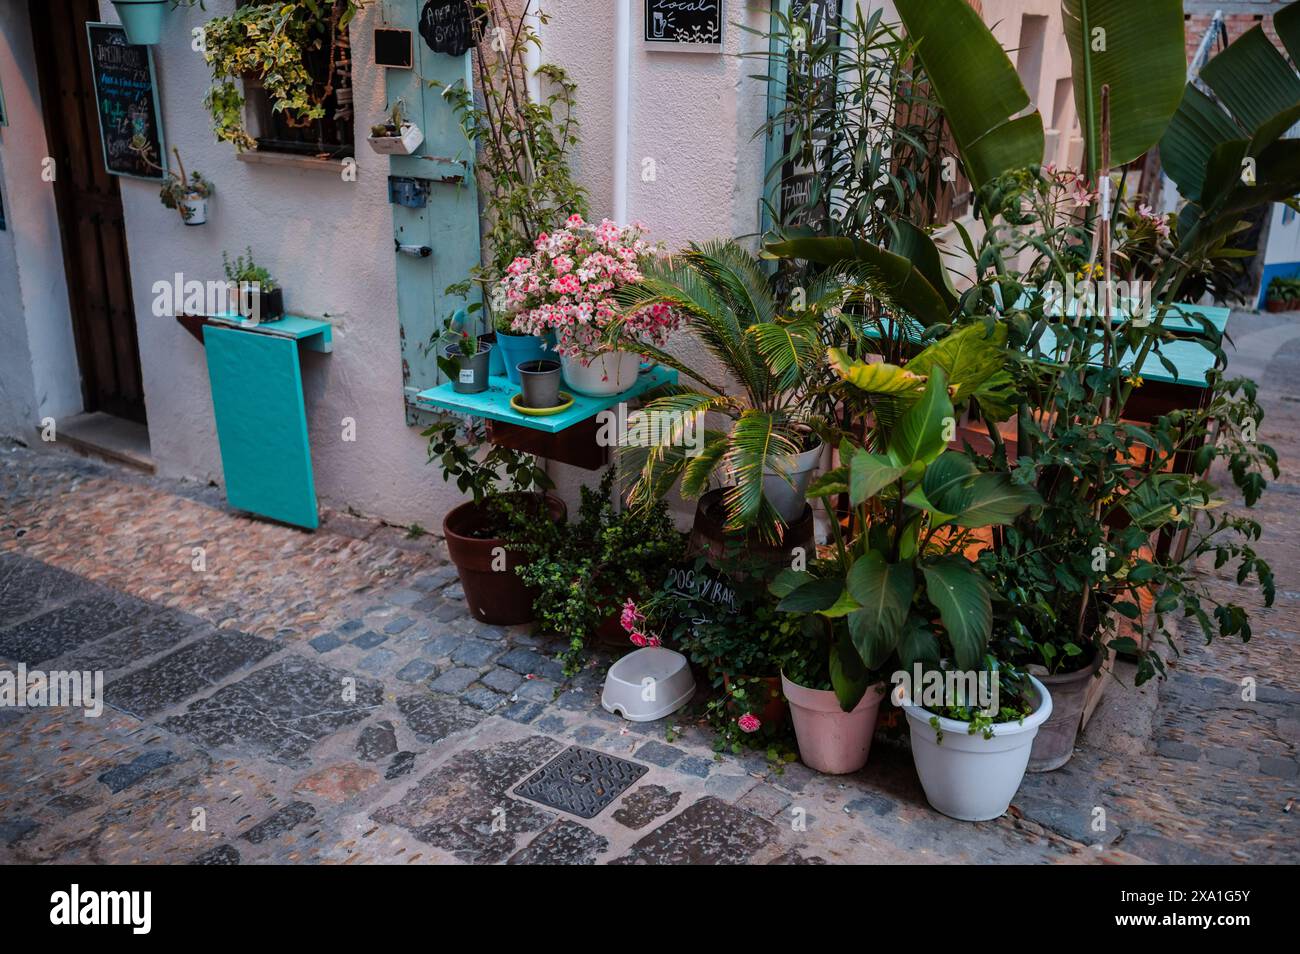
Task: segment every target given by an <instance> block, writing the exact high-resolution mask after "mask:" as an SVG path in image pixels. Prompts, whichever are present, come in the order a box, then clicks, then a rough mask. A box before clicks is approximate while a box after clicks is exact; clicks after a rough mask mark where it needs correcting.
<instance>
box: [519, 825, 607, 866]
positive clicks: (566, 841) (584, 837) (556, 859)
mask: <svg viewBox="0 0 1300 954" xmlns="http://www.w3.org/2000/svg"><path fill="white" fill-rule="evenodd" d="M607 850H609V841H608V840H607V839H606V838H605V837H604V836H603V835H598V834H596V833H595V832H594V831H592V830H591V829H590V828H588V827H587V826H586V825H580V824H578V823H577V822H575V821H571V820H569V819H567V818H563V819H560V820H559V821H557V822H555V824H553V825H551V826H550V827H549V828H547V829H546V830H545V831H543V832H542V833H541V834H540V835H538V836H537V837H536V838H534V839H533V840H532V841H531V842H529V843H528V845H527V847H525V848H523V849H522V850H520V851H517V852H515V854H513V855H511V856H510V860H509V861H508V862H507V864H512V865H593V864H595V863H596V857H597V856H598V855H600V854H602V853H603V852H605V851H607Z"/></svg>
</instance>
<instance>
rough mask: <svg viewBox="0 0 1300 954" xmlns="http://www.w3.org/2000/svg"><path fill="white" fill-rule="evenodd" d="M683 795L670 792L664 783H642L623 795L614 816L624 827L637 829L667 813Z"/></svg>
mask: <svg viewBox="0 0 1300 954" xmlns="http://www.w3.org/2000/svg"><path fill="white" fill-rule="evenodd" d="M681 797H682V793H681V792H670V791H668V789H666V788H664V787H663V786H662V785H642V786H641V787H640V788H638V789H634V790H633V791H631V792H628V793H627V794H626V795H624V796H623V801H622V803H621V804H620V805H619V807H618V808H616V809H614V813H613V818H614V821H616V822H618V823H619V824H620V825H622V826H623V827H624V828H631V829H632V830H633V831H635V830H637V829H641V828H644V827H645V826H646V825H648V824H650V823H651V822H652V821H654V820H655V819H656V818H661V817H663V816H664V815H667V814H668V813H669V812H671V811H672V810H673V809H674V808H676V807H677V803H678V802H679V801H680V800H681Z"/></svg>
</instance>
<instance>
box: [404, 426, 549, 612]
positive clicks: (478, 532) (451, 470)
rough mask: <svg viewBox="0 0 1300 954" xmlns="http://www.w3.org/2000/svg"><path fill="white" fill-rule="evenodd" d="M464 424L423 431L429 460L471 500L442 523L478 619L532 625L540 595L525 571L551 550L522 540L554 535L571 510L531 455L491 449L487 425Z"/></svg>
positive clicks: (493, 447)
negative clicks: (523, 574) (552, 490)
mask: <svg viewBox="0 0 1300 954" xmlns="http://www.w3.org/2000/svg"><path fill="white" fill-rule="evenodd" d="M463 427H464V430H463V433H462V425H460V424H457V423H447V424H436V425H434V426H433V427H431V428H429V429H428V430H426V431H425V432H424V436H425V437H427V438H428V439H429V461H430V463H433V462H435V461H436V462H437V464H438V465H439V467H441V469H442V477H443V480H444V481H446V482H449V483H454V484H455V485H456V488H457V489H458V490H460V491H461V493H465V494H469V495H470V498H471V499H470V500H469V501H467V502H466V503H463V504H461V505H460V506H458V507H455V508H453V509H452V510H451V511H450V512H449V513H448V514H447V516H446V518H444V520H443V523H442V531H443V536H444V537H445V538H446V541H447V552H448V554H449V555H450V557H451V561H452V563H453V564H455V566H456V572H457V574H459V576H460V582H461V586H462V587H463V589H464V590H465V602H466V604H467V605H468V607H469V610H470V613H471V614H472V615H473V616H474V618H475V619H476V620H479V621H480V622H483V623H491V624H493V625H497V626H508V625H514V624H516V623H527V622H531V621H532V619H533V601H534V599H535V598H536V597H537V595H538V594H537V590H536V589H535V588H533V587H530V586H529V585H528V584H527V583H526V582H525V581H524V580H523V578H522V577H521V575H520V571H521V570H524V569H527V563H528V561H529V560H531V559H535V558H537V557H538V556H539V555H541V554H542V553H544V552H545V551H544V549H543V548H541V547H540V546H539V545H538V544H536V543H534V545H533V546H531V547H528V548H525V547H524V546H523V545H522V544H521V542H520V541H524V540H536V539H541V538H544V539H552V538H553V534H552V532H551V531H552V530H553V529H554V527H556V526H558V525H561V524H563V523H564V520H565V517H566V514H567V511H566V508H565V506H564V501H562V500H560V499H559V498H558V497H555V496H552V495H551V494H549V493H546V491H547V490H549V489H550V488H551V487H552V486H553V485H552V483H551V480H550V478H549V477H548V476H547V475H546V471H544V470H542V469H541V468H540V467H538V466H537V464H536V462H535V460H534V458H533V457H532V455H530V454H526V453H523V452H522V451H517V450H514V449H512V448H508V447H503V446H501V445H499V444H492V445H491V446H490V447H489V448H488V449H487V450H486V451H484V450H483V449H482V447H483V444H484V443H485V440H486V435H485V432H484V430H483V429H482V426H481V423H478V422H475V421H473V419H468V420H467V421H466V423H465V424H464V425H463Z"/></svg>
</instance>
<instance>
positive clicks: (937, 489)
mask: <svg viewBox="0 0 1300 954" xmlns="http://www.w3.org/2000/svg"><path fill="white" fill-rule="evenodd" d="M977 474H978V471H977V470H976V469H975V465H974V464H973V463H971V461H970V458H968V457H967V456H966V455H965V454H959V453H957V452H956V451H944V452H943V453H942V454H940V455H939V457H938V459H937V460H935V461H934V463H932V464H931V465H930V466H929V467H927V468H926V469H925V477H923V478H922V480H921V489H922V491H923V492H924V500H925V501H927V502H928V503H929V504H930V506H929V507H926V508H925V509H927V510H937V511H942V512H943V513H947V514H959V513H961V512H962V511H963V510H965V509H966V507H967V506H968V504H969V501H970V497H971V485H972V483H974V481H975V477H976V475H977ZM920 499H921V498H918V502H919V501H920Z"/></svg>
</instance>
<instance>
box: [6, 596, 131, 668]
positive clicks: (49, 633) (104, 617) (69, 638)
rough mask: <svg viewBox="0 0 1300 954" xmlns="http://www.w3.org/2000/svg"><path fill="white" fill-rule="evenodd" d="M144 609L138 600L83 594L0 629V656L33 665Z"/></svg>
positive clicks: (125, 623)
mask: <svg viewBox="0 0 1300 954" xmlns="http://www.w3.org/2000/svg"><path fill="white" fill-rule="evenodd" d="M148 612H149V606H148V604H147V603H143V602H141V601H140V600H133V599H130V598H128V597H122V596H115V595H114V596H103V595H96V596H87V597H85V598H83V599H78V600H75V601H73V602H71V603H68V604H67V605H66V606H60V607H58V608H57V609H52V610H50V611H49V612H48V613H42V614H41V615H39V616H34V617H32V618H31V619H29V620H27V622H25V623H19V624H18V625H17V626H13V627H10V628H9V629H4V630H0V657H5V658H8V659H12V660H14V661H16V662H21V663H26V664H27V665H29V666H33V665H36V664H38V663H42V662H45V660H47V659H53V658H54V657H55V656H61V655H63V654H64V653H66V652H68V651H69V650H73V649H76V648H77V647H78V646H82V645H84V644H86V643H89V642H91V641H92V640H96V639H102V638H103V637H105V636H107V635H109V634H110V633H113V632H116V631H117V630H119V629H122V628H124V627H126V626H128V625H130V624H131V623H133V622H136V621H139V620H140V619H141V617H143V616H144V615H145V614H146V613H148Z"/></svg>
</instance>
